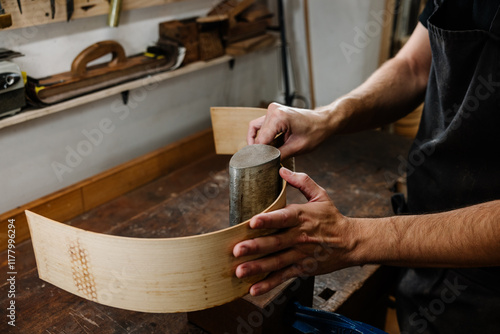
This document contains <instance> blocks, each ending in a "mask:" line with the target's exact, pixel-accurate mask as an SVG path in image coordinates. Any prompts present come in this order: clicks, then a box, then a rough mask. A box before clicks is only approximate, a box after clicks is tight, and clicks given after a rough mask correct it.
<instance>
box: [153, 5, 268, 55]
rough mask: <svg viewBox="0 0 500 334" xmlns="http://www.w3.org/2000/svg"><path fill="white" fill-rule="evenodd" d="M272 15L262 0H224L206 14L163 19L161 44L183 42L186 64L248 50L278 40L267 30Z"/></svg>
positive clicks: (244, 52) (240, 53) (238, 53)
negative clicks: (194, 16)
mask: <svg viewBox="0 0 500 334" xmlns="http://www.w3.org/2000/svg"><path fill="white" fill-rule="evenodd" d="M272 16H273V14H272V13H271V12H270V11H269V9H268V8H267V6H266V4H265V2H264V1H262V0H222V1H221V2H219V3H218V4H217V5H215V6H214V7H213V8H212V9H211V10H210V11H209V12H208V13H207V15H206V16H204V17H198V18H194V19H188V20H182V21H178V20H175V21H168V22H162V23H160V39H159V41H158V45H162V43H166V42H172V41H174V42H176V43H179V44H180V45H183V46H184V47H185V48H186V56H185V59H184V61H183V63H182V64H183V65H186V64H189V63H192V62H195V61H197V60H210V59H213V58H216V57H220V56H222V55H224V54H225V53H227V54H230V55H234V56H236V55H242V54H246V53H248V52H251V51H256V50H258V49H260V48H264V47H268V46H270V45H273V44H274V43H275V41H276V38H275V36H274V35H271V34H268V33H267V28H268V26H269V19H270V18H271V17H272Z"/></svg>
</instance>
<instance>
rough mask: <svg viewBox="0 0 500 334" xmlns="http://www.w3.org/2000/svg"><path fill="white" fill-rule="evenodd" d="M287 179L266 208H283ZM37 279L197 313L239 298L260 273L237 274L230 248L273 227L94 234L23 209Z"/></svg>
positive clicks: (90, 294) (114, 300) (142, 306)
mask: <svg viewBox="0 0 500 334" xmlns="http://www.w3.org/2000/svg"><path fill="white" fill-rule="evenodd" d="M285 187H286V184H285V182H283V187H282V191H281V194H280V196H279V197H278V198H277V199H276V201H275V202H274V203H273V204H272V205H271V206H270V207H269V208H267V209H266V210H265V212H267V211H273V210H276V209H279V208H282V207H284V206H285V204H286V203H285V202H286V194H285ZM26 216H27V218H28V223H29V227H30V232H31V239H32V242H33V248H34V250H35V256H36V262H37V267H38V275H39V276H40V278H41V279H43V280H45V281H47V282H49V283H52V284H54V285H55V286H57V287H59V288H61V289H64V290H66V291H68V292H71V293H73V294H75V295H77V296H80V297H82V298H85V299H88V300H92V301H95V302H97V303H100V304H104V305H108V306H114V307H118V308H122V309H126V310H132V311H141V312H153V313H173V312H189V311H197V310H202V309H206V308H210V307H213V306H218V305H222V304H225V303H227V302H230V301H232V300H234V299H236V298H239V297H242V296H243V295H245V294H246V293H247V292H248V289H249V288H250V286H251V284H252V283H255V282H256V281H258V280H260V279H262V278H263V277H252V279H249V280H245V281H243V280H240V279H238V278H237V277H236V276H235V274H234V271H235V269H236V266H237V265H238V264H240V263H241V262H243V261H248V260H249V259H250V258H246V259H236V258H234V256H233V255H232V248H233V246H234V245H235V244H236V243H238V242H240V241H242V240H245V239H249V238H255V237H257V236H259V235H264V234H269V233H271V232H273V231H270V230H267V231H258V230H251V229H250V228H249V227H248V221H247V222H244V223H242V224H240V225H237V226H233V227H230V228H226V229H224V230H220V231H216V232H212V233H207V234H202V235H196V236H190V237H180V238H169V239H165V238H163V239H151V238H148V239H146V238H144V239H142V238H130V237H119V236H113V235H106V234H101V233H94V232H89V231H85V230H82V229H79V228H75V227H72V226H69V225H66V224H62V223H59V222H56V221H53V220H50V219H48V218H45V217H43V216H40V215H37V214H35V213H33V212H30V211H26Z"/></svg>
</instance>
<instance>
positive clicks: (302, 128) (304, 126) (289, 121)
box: [247, 103, 330, 159]
mask: <svg viewBox="0 0 500 334" xmlns="http://www.w3.org/2000/svg"><path fill="white" fill-rule="evenodd" d="M328 123H329V115H328V113H326V112H322V111H315V110H308V109H299V108H291V107H286V106H283V105H280V104H278V103H271V104H270V105H269V107H268V109H267V115H266V116H263V117H260V118H257V119H255V120H253V121H251V122H250V125H249V128H248V134H247V142H248V144H249V145H252V144H269V143H270V142H271V141H272V140H273V139H274V137H276V135H278V134H280V133H284V136H285V137H284V138H285V143H284V144H283V146H281V147H279V150H280V152H281V157H282V159H286V158H288V157H290V156H293V155H296V154H300V153H305V152H308V151H310V150H312V149H314V148H315V147H316V146H318V145H319V144H320V143H321V142H322V141H323V140H324V139H326V138H327V137H328V136H329V135H330V130H329V128H328Z"/></svg>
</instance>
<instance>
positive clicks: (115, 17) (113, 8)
mask: <svg viewBox="0 0 500 334" xmlns="http://www.w3.org/2000/svg"><path fill="white" fill-rule="evenodd" d="M121 10H122V0H111V2H110V4H109V15H108V26H110V27H118V23H119V21H120V12H121Z"/></svg>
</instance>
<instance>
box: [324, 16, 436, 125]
mask: <svg viewBox="0 0 500 334" xmlns="http://www.w3.org/2000/svg"><path fill="white" fill-rule="evenodd" d="M430 62H431V51H430V44H429V41H428V33H427V29H425V27H423V26H422V25H421V24H419V26H418V27H417V29H416V30H415V32H414V33H413V35H412V38H411V39H410V40H409V42H408V44H407V45H405V47H404V48H403V49H402V50H401V51H400V53H398V55H396V57H394V58H393V59H391V60H389V61H387V62H386V63H385V64H384V65H383V66H381V67H380V68H379V69H378V70H377V71H375V72H374V73H373V74H372V75H371V77H370V78H368V79H367V80H366V81H365V82H364V83H363V84H362V85H361V86H359V87H358V88H356V89H354V90H353V91H352V92H350V93H349V94H347V95H345V96H343V97H341V98H339V99H337V100H336V101H334V102H333V103H331V104H330V105H327V106H324V107H321V108H319V110H321V111H324V112H327V113H329V114H330V118H329V119H330V124H329V127H330V129H331V132H332V133H350V132H356V131H360V130H366V129H370V128H376V127H379V126H382V125H385V124H389V123H391V122H394V121H396V120H398V119H400V118H401V117H404V116H405V115H406V114H408V113H409V112H411V111H412V110H413V109H415V108H416V107H417V106H418V105H419V104H420V103H421V102H422V101H423V98H424V95H425V89H426V86H427V80H428V76H429V69H430Z"/></svg>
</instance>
